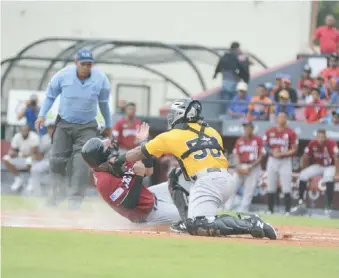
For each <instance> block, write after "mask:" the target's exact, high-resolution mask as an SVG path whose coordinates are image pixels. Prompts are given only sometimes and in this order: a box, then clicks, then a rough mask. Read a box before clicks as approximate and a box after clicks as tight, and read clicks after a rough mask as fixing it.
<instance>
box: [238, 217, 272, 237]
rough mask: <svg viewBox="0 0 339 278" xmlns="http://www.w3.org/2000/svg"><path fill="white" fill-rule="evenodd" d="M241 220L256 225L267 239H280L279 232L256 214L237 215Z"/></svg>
mask: <svg viewBox="0 0 339 278" xmlns="http://www.w3.org/2000/svg"><path fill="white" fill-rule="evenodd" d="M237 215H238V217H239V218H240V219H243V220H245V221H248V222H250V223H252V224H254V225H255V226H257V227H260V228H261V229H262V230H263V231H264V234H265V237H267V238H269V239H271V240H275V239H277V237H278V232H277V231H276V230H275V229H274V228H273V227H272V226H271V225H270V224H268V223H266V222H264V221H263V220H262V219H261V218H260V217H259V216H258V215H256V214H243V213H237Z"/></svg>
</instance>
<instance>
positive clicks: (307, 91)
mask: <svg viewBox="0 0 339 278" xmlns="http://www.w3.org/2000/svg"><path fill="white" fill-rule="evenodd" d="M312 88H313V86H312V82H310V81H309V80H305V81H304V82H303V84H302V86H301V98H302V100H304V101H305V103H310V102H312V100H313V98H312V95H311V91H312Z"/></svg>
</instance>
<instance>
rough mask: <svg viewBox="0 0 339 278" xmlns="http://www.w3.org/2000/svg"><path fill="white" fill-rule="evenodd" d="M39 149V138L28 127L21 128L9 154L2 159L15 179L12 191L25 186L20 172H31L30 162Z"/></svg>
mask: <svg viewBox="0 0 339 278" xmlns="http://www.w3.org/2000/svg"><path fill="white" fill-rule="evenodd" d="M38 147H39V136H38V135H37V134H36V133H35V132H33V131H31V130H30V128H29V126H28V125H25V126H23V127H21V130H20V132H18V133H17V134H15V135H14V137H13V139H12V141H11V147H10V149H9V151H8V153H7V154H6V155H5V156H4V157H3V158H2V161H3V164H4V165H5V166H6V168H7V169H8V171H10V172H11V173H12V174H13V175H14V177H15V179H14V183H13V184H12V186H11V190H12V191H17V190H18V189H20V188H21V186H22V185H23V180H22V178H21V177H20V173H19V171H23V170H29V160H28V159H27V158H30V157H31V156H32V155H34V154H35V153H36V152H37V150H38Z"/></svg>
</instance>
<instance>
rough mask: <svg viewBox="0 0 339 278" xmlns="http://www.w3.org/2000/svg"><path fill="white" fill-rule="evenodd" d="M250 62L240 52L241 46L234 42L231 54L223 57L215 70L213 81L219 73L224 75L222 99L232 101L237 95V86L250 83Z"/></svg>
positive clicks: (228, 53)
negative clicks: (239, 83) (241, 82)
mask: <svg viewBox="0 0 339 278" xmlns="http://www.w3.org/2000/svg"><path fill="white" fill-rule="evenodd" d="M249 64H250V63H249V60H248V58H247V56H246V55H244V54H243V53H242V52H241V50H240V44H239V43H238V42H233V43H232V44H231V49H230V52H227V53H225V54H224V56H222V57H221V58H220V60H219V62H218V64H217V66H216V68H215V72H214V76H213V79H214V78H216V76H217V74H218V73H222V75H223V84H222V90H221V93H222V99H224V100H231V99H233V97H234V96H235V94H236V85H237V83H238V82H239V81H241V80H243V81H244V82H245V83H248V82H249V80H250V72H249Z"/></svg>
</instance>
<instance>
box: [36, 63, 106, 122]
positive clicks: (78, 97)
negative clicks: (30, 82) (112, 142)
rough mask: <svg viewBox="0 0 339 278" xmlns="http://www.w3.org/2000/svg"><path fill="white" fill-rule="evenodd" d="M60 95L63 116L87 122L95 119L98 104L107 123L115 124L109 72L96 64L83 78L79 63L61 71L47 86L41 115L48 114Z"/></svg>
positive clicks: (64, 118) (70, 119)
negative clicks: (110, 100) (80, 73)
mask: <svg viewBox="0 0 339 278" xmlns="http://www.w3.org/2000/svg"><path fill="white" fill-rule="evenodd" d="M59 95H60V107H59V115H60V117H61V118H62V119H63V120H65V121H67V122H70V123H75V124H86V123H89V122H91V121H93V120H95V118H96V116H97V112H98V111H97V107H98V103H99V107H100V110H101V113H102V114H103V116H104V118H105V127H109V128H110V127H111V115H110V111H109V105H108V102H109V96H110V83H109V81H108V78H107V76H106V75H105V73H103V72H102V71H100V70H99V69H97V68H95V67H93V68H92V70H91V74H90V76H89V77H88V78H87V79H85V80H80V79H79V78H78V76H77V69H76V66H75V65H70V66H67V67H65V68H63V69H62V70H60V71H59V72H57V73H56V74H55V75H54V76H53V77H52V79H51V82H50V83H49V85H48V88H47V90H46V98H45V100H44V102H43V104H42V107H41V109H40V113H39V116H43V117H46V115H47V113H48V110H49V109H50V108H51V107H52V105H53V103H54V101H55V99H56V98H57V97H58V96H59Z"/></svg>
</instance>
